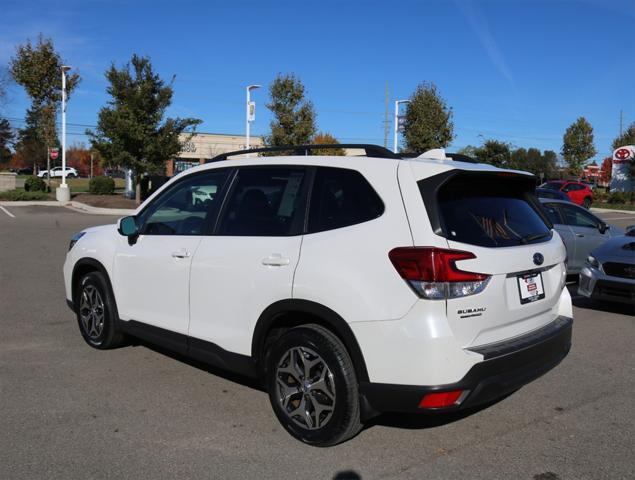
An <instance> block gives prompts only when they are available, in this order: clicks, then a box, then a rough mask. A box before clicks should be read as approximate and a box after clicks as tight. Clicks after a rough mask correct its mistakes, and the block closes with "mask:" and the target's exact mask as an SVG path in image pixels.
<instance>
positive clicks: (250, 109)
mask: <svg viewBox="0 0 635 480" xmlns="http://www.w3.org/2000/svg"><path fill="white" fill-rule="evenodd" d="M257 88H260V85H248V86H247V112H246V113H247V115H246V121H245V137H246V140H245V149H246V150H249V125H250V124H251V122H253V121H254V120H255V119H256V102H252V101H251V91H252V90H256V89H257Z"/></svg>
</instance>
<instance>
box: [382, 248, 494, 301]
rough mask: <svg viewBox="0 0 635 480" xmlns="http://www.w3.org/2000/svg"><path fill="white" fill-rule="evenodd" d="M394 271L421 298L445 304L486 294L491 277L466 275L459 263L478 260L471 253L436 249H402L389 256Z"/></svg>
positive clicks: (478, 274) (480, 274)
mask: <svg viewBox="0 0 635 480" xmlns="http://www.w3.org/2000/svg"><path fill="white" fill-rule="evenodd" d="M388 257H389V258H390V261H391V262H392V264H393V265H394V267H395V269H396V270H397V272H398V273H399V275H401V278H403V279H404V280H406V281H407V282H408V284H409V285H410V286H411V287H412V288H413V290H414V291H415V292H416V293H417V294H418V295H419V296H420V297H422V298H428V299H432V300H442V299H447V298H457V297H464V296H467V295H474V294H476V293H479V292H481V291H483V289H484V288H485V287H486V286H487V284H488V282H489V279H490V276H489V275H485V274H482V273H475V272H466V271H464V270H461V269H459V268H458V267H457V266H456V262H457V261H460V260H469V259H472V258H476V256H475V255H474V254H473V253H471V252H464V251H462V250H449V249H444V248H436V247H399V248H395V249H393V250H391V251H390V253H389V254H388Z"/></svg>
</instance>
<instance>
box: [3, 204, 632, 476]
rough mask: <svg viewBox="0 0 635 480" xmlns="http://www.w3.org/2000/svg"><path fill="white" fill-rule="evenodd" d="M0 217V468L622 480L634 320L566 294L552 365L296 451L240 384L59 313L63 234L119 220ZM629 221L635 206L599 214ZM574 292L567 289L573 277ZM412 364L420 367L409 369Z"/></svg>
mask: <svg viewBox="0 0 635 480" xmlns="http://www.w3.org/2000/svg"><path fill="white" fill-rule="evenodd" d="M6 210H7V211H9V213H10V214H12V215H13V217H12V216H10V215H8V214H6V213H5V212H4V211H0V328H1V333H0V478H2V479H23V478H24V479H27V478H28V479H40V478H60V479H71V478H73V479H75V478H77V479H89V478H114V477H118V478H137V479H142V478H143V479H146V478H147V479H163V478H166V479H167V478H170V479H173V478H223V479H225V478H259V479H261V478H262V479H285V478H315V479H332V478H338V479H358V478H362V479H372V478H412V479H423V478H432V479H441V478H452V479H455V478H468V479H509V478H513V479H515V480H520V479H530V480H558V479H560V480H564V479H605V478H606V479H612V480H615V479H627V478H629V479H632V478H634V476H635V456H634V455H633V452H635V414H633V406H632V405H633V396H634V394H635V353H634V352H635V350H634V349H633V345H634V344H635V317H634V316H632V315H631V314H630V313H631V312H632V310H631V309H630V308H629V307H628V306H623V307H619V306H610V305H602V304H595V303H593V302H588V301H583V300H582V299H579V298H574V303H575V305H576V306H575V307H574V317H575V323H574V335H573V347H572V350H571V353H570V354H569V356H568V357H567V358H566V359H565V360H564V361H563V362H562V364H561V365H560V366H559V367H557V368H556V369H555V370H553V371H551V372H549V373H548V374H546V375H545V376H543V377H541V378H540V379H538V380H537V381H535V382H533V383H531V384H530V385H527V386H526V387H524V388H522V389H521V390H519V391H518V392H516V393H514V394H513V395H511V396H509V397H507V398H505V399H503V400H502V401H500V402H498V403H496V404H494V405H492V406H490V407H489V408H486V409H483V410H480V411H477V412H472V413H471V414H470V415H467V416H464V418H459V417H456V416H454V417H422V416H415V417H413V416H397V415H385V416H383V417H380V418H378V419H376V420H375V421H374V422H373V424H372V425H369V426H368V427H367V428H366V429H364V430H363V431H362V432H361V433H360V434H359V435H358V436H356V437H355V438H354V439H352V440H351V441H349V442H347V443H345V444H342V445H339V446H336V447H332V448H326V449H319V448H313V447H308V446H305V445H303V444H301V443H299V442H298V441H296V440H294V439H293V438H291V437H290V436H289V435H288V434H287V433H286V432H285V431H284V429H283V428H282V427H281V426H280V425H279V424H278V422H277V420H276V418H275V416H274V414H273V411H272V410H271V407H270V405H269V400H268V397H267V395H266V394H265V393H264V392H262V391H260V390H258V389H256V388H253V386H252V385H250V384H249V382H246V381H243V380H241V379H237V378H235V377H232V376H229V375H226V374H222V372H218V371H208V370H207V369H205V368H203V367H202V366H201V365H198V364H193V363H192V362H186V361H184V359H182V358H176V357H174V356H170V355H166V354H164V353H161V352H159V351H157V350H156V349H152V348H149V347H147V346H130V347H124V348H121V349H117V350H110V351H97V350H94V349H91V348H90V347H88V346H87V345H86V344H85V343H84V342H83V340H82V339H81V337H80V334H79V332H78V329H77V325H76V320H75V317H74V315H73V313H72V312H71V311H70V310H69V309H68V308H67V306H66V304H65V297H64V287H63V282H62V270H61V268H62V263H63V260H64V255H65V252H66V250H67V248H68V240H69V238H70V236H71V235H72V234H73V233H75V232H77V231H79V230H81V229H82V228H84V227H87V226H91V225H98V224H103V223H111V222H113V221H114V220H115V217H107V216H91V215H88V214H83V213H77V212H73V211H71V210H67V209H64V208H56V207H20V208H17V207H13V208H12V207H6ZM603 216H604V217H605V218H606V219H608V221H609V222H611V223H614V224H616V225H620V226H622V227H625V226H626V225H629V224H633V223H635V215H627V214H619V213H606V214H603ZM570 288H571V290H572V294H574V292H575V286H572V287H570ZM413 368H414V367H413Z"/></svg>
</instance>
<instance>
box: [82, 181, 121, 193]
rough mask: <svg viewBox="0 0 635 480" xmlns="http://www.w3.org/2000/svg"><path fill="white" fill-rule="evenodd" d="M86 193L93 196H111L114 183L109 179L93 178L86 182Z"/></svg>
mask: <svg viewBox="0 0 635 480" xmlns="http://www.w3.org/2000/svg"><path fill="white" fill-rule="evenodd" d="M88 191H89V192H90V193H92V194H94V195H112V194H113V193H114V191H115V181H114V180H113V179H112V178H110V177H95V178H92V179H91V180H90V182H88Z"/></svg>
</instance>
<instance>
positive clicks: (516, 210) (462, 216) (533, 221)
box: [437, 176, 551, 247]
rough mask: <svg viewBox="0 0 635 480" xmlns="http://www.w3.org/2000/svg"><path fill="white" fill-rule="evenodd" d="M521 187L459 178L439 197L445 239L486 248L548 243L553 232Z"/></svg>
mask: <svg viewBox="0 0 635 480" xmlns="http://www.w3.org/2000/svg"><path fill="white" fill-rule="evenodd" d="M528 195H529V194H527V196H525V194H524V193H523V191H522V189H521V188H519V184H518V183H516V182H514V181H512V180H507V179H504V178H475V177H471V178H462V177H461V176H459V177H456V178H454V179H452V180H450V181H448V182H447V183H446V184H444V185H443V186H442V187H441V188H440V190H439V194H438V197H437V199H438V206H439V209H440V216H441V223H442V226H443V231H444V234H445V237H446V238H447V239H448V240H454V241H457V242H462V243H469V244H471V245H479V246H483V247H510V246H515V245H523V244H526V243H534V242H539V241H545V240H547V239H549V238H551V230H550V229H549V228H548V227H547V225H546V224H545V222H544V221H543V219H542V217H541V216H540V215H539V214H538V212H537V211H536V210H535V209H534V207H533V206H532V205H531V204H530V203H529V200H528Z"/></svg>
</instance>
